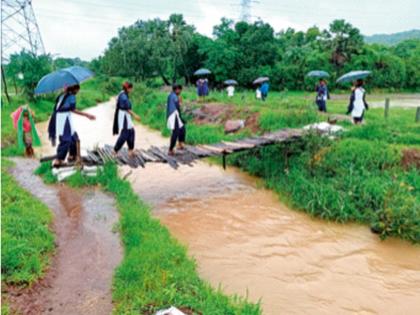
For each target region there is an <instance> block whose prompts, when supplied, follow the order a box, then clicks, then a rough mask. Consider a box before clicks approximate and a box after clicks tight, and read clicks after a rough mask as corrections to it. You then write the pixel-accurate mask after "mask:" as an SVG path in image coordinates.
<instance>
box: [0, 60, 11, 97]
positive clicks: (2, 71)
mask: <svg viewBox="0 0 420 315" xmlns="http://www.w3.org/2000/svg"><path fill="white" fill-rule="evenodd" d="M1 80H2V81H3V89H4V94H5V95H6V98H7V102H8V103H9V104H10V96H9V93H8V91H7V82H6V76H5V75H4V68H3V65H1Z"/></svg>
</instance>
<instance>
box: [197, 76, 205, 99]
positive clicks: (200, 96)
mask: <svg viewBox="0 0 420 315" xmlns="http://www.w3.org/2000/svg"><path fill="white" fill-rule="evenodd" d="M196 86H197V95H198V99H199V100H203V99H204V96H205V94H204V79H203V78H200V79H198V80H197V82H196Z"/></svg>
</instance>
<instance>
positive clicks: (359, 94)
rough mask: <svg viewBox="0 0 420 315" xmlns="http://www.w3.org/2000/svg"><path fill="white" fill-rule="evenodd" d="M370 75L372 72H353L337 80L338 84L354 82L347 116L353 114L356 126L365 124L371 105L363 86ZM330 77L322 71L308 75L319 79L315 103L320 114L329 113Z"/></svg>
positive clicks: (315, 71)
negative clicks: (365, 114)
mask: <svg viewBox="0 0 420 315" xmlns="http://www.w3.org/2000/svg"><path fill="white" fill-rule="evenodd" d="M370 73H371V72H370V71H351V72H349V73H346V74H344V75H343V76H341V77H340V78H338V79H337V83H348V82H353V86H352V92H351V95H350V102H349V106H348V108H347V114H351V116H352V118H353V122H354V123H355V124H360V123H362V122H363V116H364V113H365V110H367V109H369V105H368V103H367V102H366V91H365V89H364V88H363V85H364V79H365V78H366V77H367V76H369V75H370ZM329 76H330V75H329V74H328V72H325V71H322V70H314V71H311V72H309V73H308V74H307V77H313V78H319V83H318V85H317V86H316V88H315V92H316V98H315V103H316V105H317V106H318V110H319V111H320V112H327V100H328V99H330V94H329V91H328V87H327V82H326V80H325V79H326V78H328V77H329Z"/></svg>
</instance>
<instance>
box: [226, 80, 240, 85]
mask: <svg viewBox="0 0 420 315" xmlns="http://www.w3.org/2000/svg"><path fill="white" fill-rule="evenodd" d="M223 83H224V84H226V85H237V84H238V82H237V81H236V80H226V81H225V82H223Z"/></svg>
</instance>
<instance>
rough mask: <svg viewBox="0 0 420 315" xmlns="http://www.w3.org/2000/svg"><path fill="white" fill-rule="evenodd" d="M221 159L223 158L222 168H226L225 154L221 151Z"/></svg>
mask: <svg viewBox="0 0 420 315" xmlns="http://www.w3.org/2000/svg"><path fill="white" fill-rule="evenodd" d="M222 160H223V169H224V170H226V154H225V153H223V155H222Z"/></svg>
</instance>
